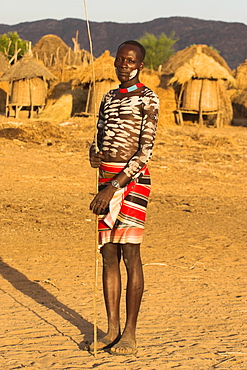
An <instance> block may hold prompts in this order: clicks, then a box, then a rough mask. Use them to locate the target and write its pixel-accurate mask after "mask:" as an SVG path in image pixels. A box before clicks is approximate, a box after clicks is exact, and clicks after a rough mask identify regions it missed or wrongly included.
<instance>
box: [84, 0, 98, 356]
mask: <svg viewBox="0 0 247 370" xmlns="http://www.w3.org/2000/svg"><path fill="white" fill-rule="evenodd" d="M84 9H85V15H86V22H87V32H88V39H89V47H90V57H91V65H92V80H93V103H94V104H93V105H94V120H95V127H96V99H95V72H94V60H93V44H92V38H91V32H90V27H89V21H88V13H87V4H86V0H84ZM94 136H95V139H94V142H95V150H96V151H98V148H97V130H96V129H95V135H94ZM96 192H98V170H97V171H96ZM95 234H96V236H95V265H94V320H93V325H94V335H93V338H94V340H93V343H94V346H93V353H94V356H95V357H97V288H98V266H99V252H98V217H97V216H96V217H95Z"/></svg>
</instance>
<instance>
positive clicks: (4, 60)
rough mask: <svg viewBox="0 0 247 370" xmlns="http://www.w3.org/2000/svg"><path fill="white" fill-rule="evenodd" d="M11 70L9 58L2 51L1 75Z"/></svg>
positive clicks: (0, 56)
mask: <svg viewBox="0 0 247 370" xmlns="http://www.w3.org/2000/svg"><path fill="white" fill-rule="evenodd" d="M8 68H9V61H8V58H7V57H6V56H5V55H4V54H3V53H2V52H1V51H0V73H3V72H5V71H6V70H7V69H8Z"/></svg>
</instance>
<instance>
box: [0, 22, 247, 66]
mask: <svg viewBox="0 0 247 370" xmlns="http://www.w3.org/2000/svg"><path fill="white" fill-rule="evenodd" d="M90 27H91V34H92V39H93V47H94V55H95V56H96V57H98V56H99V55H101V54H102V53H103V52H104V51H105V50H106V49H108V50H110V52H111V54H112V55H114V53H115V50H116V47H117V46H118V44H119V43H120V42H122V41H124V40H127V39H138V38H140V37H141V36H143V34H144V33H145V32H149V33H153V34H154V35H156V36H158V35H160V34H161V33H162V32H164V33H165V34H167V35H170V34H171V32H173V31H174V32H175V34H176V37H178V38H179V41H178V42H177V43H176V44H175V45H174V49H175V51H178V50H182V49H184V48H185V47H187V46H190V45H192V44H206V45H208V46H213V47H214V48H215V49H217V50H218V51H219V52H220V54H221V56H222V57H223V58H225V60H226V61H227V63H228V65H229V66H230V68H232V69H234V68H236V67H237V66H238V65H239V64H241V63H243V62H244V60H245V59H246V58H247V55H246V54H247V53H246V51H247V37H246V35H247V26H246V25H245V24H243V23H229V22H221V21H206V20H202V19H196V18H188V17H170V18H158V19H154V20H153V21H149V22H143V23H115V22H90ZM77 30H78V31H79V42H80V45H81V48H83V49H86V50H88V49H89V43H88V37H87V28H86V22H85V21H84V20H81V19H74V18H67V19H63V20H55V19H44V20H40V21H34V22H24V23H19V24H16V25H11V26H10V25H6V24H0V34H3V33H7V32H9V31H17V32H18V33H19V35H20V37H21V38H22V39H25V40H30V41H32V43H33V44H35V43H36V42H37V41H38V40H39V39H40V38H41V37H42V36H44V35H46V34H54V35H57V36H59V37H60V38H61V39H62V40H63V41H65V42H66V43H67V44H68V45H69V46H71V47H73V42H72V37H75V33H76V31H77Z"/></svg>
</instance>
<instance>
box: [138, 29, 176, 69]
mask: <svg viewBox="0 0 247 370" xmlns="http://www.w3.org/2000/svg"><path fill="white" fill-rule="evenodd" d="M178 40H179V39H176V38H175V32H172V33H171V34H170V36H169V37H167V36H166V34H164V33H161V34H160V35H159V36H158V37H156V36H154V35H153V34H151V33H148V32H146V33H145V35H144V36H143V37H141V38H140V39H139V40H138V42H140V43H141V44H142V45H143V46H144V47H145V49H146V57H145V66H146V67H147V68H149V69H153V70H157V69H158V67H159V65H160V64H163V63H164V62H165V61H166V60H167V59H168V58H170V56H171V55H172V54H174V50H173V48H172V46H173V45H174V44H175V42H177V41H178Z"/></svg>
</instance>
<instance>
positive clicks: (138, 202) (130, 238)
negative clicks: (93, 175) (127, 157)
mask: <svg viewBox="0 0 247 370" xmlns="http://www.w3.org/2000/svg"><path fill="white" fill-rule="evenodd" d="M125 166H126V163H115V162H110V163H109V162H102V164H101V166H100V169H99V183H98V184H99V191H100V190H102V189H103V188H104V187H106V186H107V185H108V184H109V182H110V181H112V179H113V178H114V177H115V176H116V175H117V174H118V173H119V172H121V171H122V170H123V168H124V167H125ZM150 186H151V180H150V174H149V171H148V168H147V166H146V165H145V166H144V167H143V168H142V169H141V171H140V172H139V173H138V174H137V176H136V177H135V178H133V179H131V180H130V182H129V183H128V184H127V185H126V186H125V187H124V188H121V189H119V190H117V191H116V192H115V193H114V195H113V198H112V199H111V201H110V203H109V206H108V207H107V208H106V209H105V212H104V214H101V215H100V216H99V217H98V236H99V239H98V244H99V248H101V247H102V246H103V245H104V244H106V243H117V244H126V243H132V244H139V243H141V242H142V238H143V233H144V223H145V218H146V209H147V204H148V197H149V194H150Z"/></svg>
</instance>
